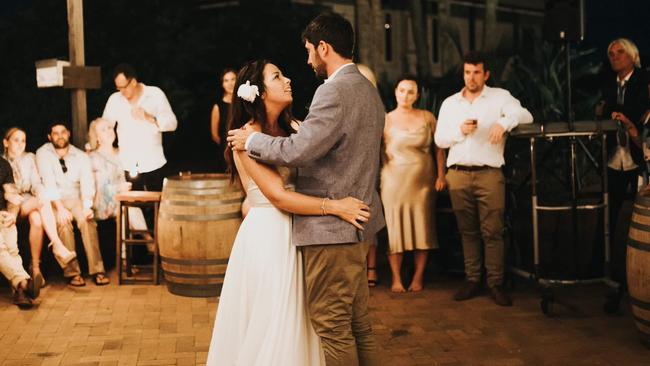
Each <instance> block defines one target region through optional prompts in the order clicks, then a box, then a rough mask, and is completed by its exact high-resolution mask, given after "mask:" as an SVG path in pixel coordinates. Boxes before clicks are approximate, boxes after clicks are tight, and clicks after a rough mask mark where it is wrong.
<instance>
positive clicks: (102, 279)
mask: <svg viewBox="0 0 650 366" xmlns="http://www.w3.org/2000/svg"><path fill="white" fill-rule="evenodd" d="M109 283H111V280H109V279H108V277H106V275H105V274H104V273H97V274H96V275H95V284H96V285H97V286H105V285H108V284H109Z"/></svg>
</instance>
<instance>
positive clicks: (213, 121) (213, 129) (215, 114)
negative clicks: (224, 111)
mask: <svg viewBox="0 0 650 366" xmlns="http://www.w3.org/2000/svg"><path fill="white" fill-rule="evenodd" d="M219 117H220V116H219V105H218V104H215V105H214V107H212V114H211V115H210V135H211V136H212V141H214V142H216V143H217V144H219V145H221V136H219Z"/></svg>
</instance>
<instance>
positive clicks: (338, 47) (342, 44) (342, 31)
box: [302, 12, 354, 59]
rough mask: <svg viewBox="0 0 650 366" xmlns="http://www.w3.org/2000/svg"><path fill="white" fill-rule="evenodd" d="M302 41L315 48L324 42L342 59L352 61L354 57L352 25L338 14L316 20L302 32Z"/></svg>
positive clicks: (329, 14) (325, 15)
mask: <svg viewBox="0 0 650 366" xmlns="http://www.w3.org/2000/svg"><path fill="white" fill-rule="evenodd" d="M302 41H303V42H305V41H307V42H309V43H311V44H313V45H314V46H317V45H318V44H319V43H320V41H323V42H325V43H328V44H330V45H331V46H332V48H333V49H334V51H336V53H338V54H339V55H341V56H342V57H345V58H350V59H351V58H352V56H353V55H354V30H353V29H352V24H350V22H348V21H347V19H345V18H343V17H342V16H341V15H339V14H336V13H331V12H328V13H322V14H320V15H319V16H317V17H316V18H314V20H312V21H311V22H310V23H309V24H308V25H307V27H306V28H305V30H304V31H303V32H302Z"/></svg>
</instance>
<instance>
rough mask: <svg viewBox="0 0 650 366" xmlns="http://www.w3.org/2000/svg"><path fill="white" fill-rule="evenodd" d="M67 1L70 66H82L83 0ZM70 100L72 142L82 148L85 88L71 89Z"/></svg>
mask: <svg viewBox="0 0 650 366" xmlns="http://www.w3.org/2000/svg"><path fill="white" fill-rule="evenodd" d="M67 3H68V47H69V49H70V66H84V65H85V63H86V59H85V56H84V54H85V51H84V18H83V0H67ZM70 93H71V102H72V143H73V144H74V145H75V146H77V147H79V148H81V149H83V146H84V144H85V143H86V140H87V136H88V112H87V108H86V90H85V89H73V90H71V91H70Z"/></svg>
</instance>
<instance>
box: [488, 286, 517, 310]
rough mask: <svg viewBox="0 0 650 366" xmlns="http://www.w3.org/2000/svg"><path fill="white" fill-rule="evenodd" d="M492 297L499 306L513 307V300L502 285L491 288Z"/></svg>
mask: <svg viewBox="0 0 650 366" xmlns="http://www.w3.org/2000/svg"><path fill="white" fill-rule="evenodd" d="M490 297H491V298H492V300H494V303H495V304H497V305H499V306H512V299H511V298H510V296H508V294H506V293H505V291H503V288H502V287H501V286H500V285H499V286H492V287H490Z"/></svg>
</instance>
